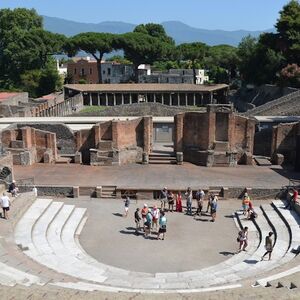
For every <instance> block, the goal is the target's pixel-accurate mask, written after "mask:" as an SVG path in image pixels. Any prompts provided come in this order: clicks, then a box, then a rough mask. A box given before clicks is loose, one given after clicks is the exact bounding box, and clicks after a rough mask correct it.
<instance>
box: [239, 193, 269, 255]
mask: <svg viewBox="0 0 300 300" xmlns="http://www.w3.org/2000/svg"><path fill="white" fill-rule="evenodd" d="M242 208H243V214H244V215H245V217H246V218H247V219H248V220H254V219H255V218H257V217H258V215H257V213H256V212H255V211H254V207H253V203H252V201H251V199H250V197H249V195H248V193H245V194H244V196H243V202H242ZM272 236H273V232H271V231H270V232H269V233H268V235H267V236H266V238H265V249H266V252H265V253H264V255H263V256H262V257H261V260H264V258H265V256H266V255H268V256H269V260H271V256H272V252H273V246H274V245H273V240H272ZM237 242H238V243H239V250H238V252H241V251H247V250H246V248H247V246H248V227H247V226H245V227H244V228H243V229H242V230H241V231H239V233H238V237H237Z"/></svg>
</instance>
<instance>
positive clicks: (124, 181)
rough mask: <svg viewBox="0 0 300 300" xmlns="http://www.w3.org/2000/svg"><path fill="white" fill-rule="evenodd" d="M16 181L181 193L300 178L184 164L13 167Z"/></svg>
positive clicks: (282, 173) (276, 184)
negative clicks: (166, 188) (164, 190)
mask: <svg viewBox="0 0 300 300" xmlns="http://www.w3.org/2000/svg"><path fill="white" fill-rule="evenodd" d="M14 174H15V178H16V179H22V178H30V177H33V178H34V182H35V184H37V185H43V184H44V185H51V184H53V185H62V186H76V185H78V186H99V185H100V186H101V185H116V186H118V187H126V188H141V187H142V188H145V189H147V188H149V189H160V188H161V187H162V186H167V187H168V188H169V189H185V188H186V187H187V186H191V187H192V188H196V187H199V186H202V187H209V186H224V187H253V188H268V189H269V188H279V187H281V186H282V185H285V184H288V178H289V177H290V178H296V177H300V173H297V174H295V173H291V172H288V171H285V170H283V169H281V168H277V169H275V168H268V167H258V166H254V167H253V166H238V167H236V168H227V167H218V168H206V167H199V166H195V165H193V164H189V163H185V164H184V165H182V166H177V165H147V166H144V165H138V164H134V165H127V166H103V167H93V166H86V165H76V164H70V165H51V164H49V165H48V164H35V165H33V166H14Z"/></svg>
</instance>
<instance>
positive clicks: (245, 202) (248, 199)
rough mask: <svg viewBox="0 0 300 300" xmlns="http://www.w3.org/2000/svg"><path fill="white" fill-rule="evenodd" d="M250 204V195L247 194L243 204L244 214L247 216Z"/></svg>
mask: <svg viewBox="0 0 300 300" xmlns="http://www.w3.org/2000/svg"><path fill="white" fill-rule="evenodd" d="M249 203H250V197H249V195H248V193H245V195H244V197H243V203H242V206H243V214H244V215H245V216H247V210H248V208H249Z"/></svg>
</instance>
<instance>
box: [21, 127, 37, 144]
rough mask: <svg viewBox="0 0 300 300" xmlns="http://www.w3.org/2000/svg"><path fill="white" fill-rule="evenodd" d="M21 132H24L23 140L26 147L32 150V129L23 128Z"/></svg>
mask: <svg viewBox="0 0 300 300" xmlns="http://www.w3.org/2000/svg"><path fill="white" fill-rule="evenodd" d="M21 132H22V140H23V142H24V147H25V148H31V147H32V146H33V145H32V139H31V136H32V130H31V128H30V127H25V128H22V129H21ZM33 134H34V130H33Z"/></svg>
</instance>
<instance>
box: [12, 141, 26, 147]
mask: <svg viewBox="0 0 300 300" xmlns="http://www.w3.org/2000/svg"><path fill="white" fill-rule="evenodd" d="M10 147H11V148H17V149H22V148H25V143H24V142H23V141H11V142H10Z"/></svg>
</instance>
